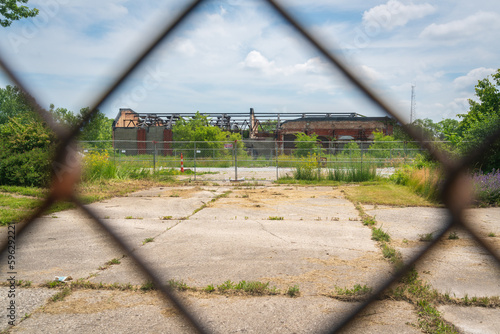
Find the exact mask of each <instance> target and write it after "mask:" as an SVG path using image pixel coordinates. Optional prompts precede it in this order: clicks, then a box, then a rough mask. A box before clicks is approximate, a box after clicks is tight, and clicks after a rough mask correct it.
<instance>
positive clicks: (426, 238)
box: [418, 232, 434, 241]
mask: <svg viewBox="0 0 500 334" xmlns="http://www.w3.org/2000/svg"><path fill="white" fill-rule="evenodd" d="M432 239H434V235H433V232H431V233H425V234H419V235H418V240H420V241H432Z"/></svg>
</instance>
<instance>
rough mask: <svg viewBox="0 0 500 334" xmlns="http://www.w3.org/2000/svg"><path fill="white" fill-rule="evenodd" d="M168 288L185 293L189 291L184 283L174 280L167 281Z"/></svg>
mask: <svg viewBox="0 0 500 334" xmlns="http://www.w3.org/2000/svg"><path fill="white" fill-rule="evenodd" d="M168 286H169V287H170V288H172V289H174V290H178V291H186V290H189V289H190V288H189V286H188V285H187V284H186V283H185V282H184V281H182V280H181V281H177V280H175V279H171V280H169V281H168Z"/></svg>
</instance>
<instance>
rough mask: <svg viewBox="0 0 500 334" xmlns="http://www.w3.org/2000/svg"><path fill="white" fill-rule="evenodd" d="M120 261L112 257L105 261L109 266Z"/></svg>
mask: <svg viewBox="0 0 500 334" xmlns="http://www.w3.org/2000/svg"><path fill="white" fill-rule="evenodd" d="M120 263H121V262H120V260H119V259H117V258H114V259H112V260H109V261H108V262H106V264H107V265H109V266H111V265H113V264H120Z"/></svg>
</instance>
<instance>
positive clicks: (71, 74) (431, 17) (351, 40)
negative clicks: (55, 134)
mask: <svg viewBox="0 0 500 334" xmlns="http://www.w3.org/2000/svg"><path fill="white" fill-rule="evenodd" d="M188 3H189V1H179V0H166V1H153V0H141V1H131V0H130V1H128V0H106V1H101V0H85V1H83V0H30V1H29V3H28V5H29V6H30V7H36V8H38V9H39V10H40V14H39V15H38V17H36V18H32V19H24V20H21V21H16V22H14V23H13V24H12V25H11V26H10V27H8V28H0V29H1V30H0V55H1V56H2V57H3V58H4V59H5V60H6V62H7V63H8V64H9V65H10V66H11V67H12V68H13V69H14V71H15V73H16V74H17V75H18V76H19V77H20V78H21V81H22V82H23V83H24V84H25V85H26V86H27V87H28V89H29V90H30V91H31V92H32V94H33V95H34V97H35V98H36V99H37V101H38V102H39V104H40V105H41V106H42V107H44V108H49V105H50V104H54V105H55V106H56V107H61V108H67V109H69V110H72V111H74V112H78V111H79V110H80V109H81V108H83V107H86V106H89V105H92V104H93V103H95V101H96V98H97V96H98V95H99V94H100V93H101V92H102V91H103V90H104V89H106V88H107V87H109V85H111V84H112V83H113V82H114V81H115V80H116V79H117V78H118V76H119V74H120V73H121V71H122V70H123V69H124V68H126V67H127V65H128V64H129V63H130V62H132V60H133V59H134V58H135V57H137V55H138V54H139V53H140V52H141V50H142V48H144V47H145V45H147V44H148V43H149V42H150V41H151V40H153V39H154V38H155V37H156V36H157V35H158V34H159V32H160V31H161V30H163V29H164V27H165V26H166V25H167V24H169V22H171V20H172V19H173V18H175V17H176V15H177V14H178V13H179V12H180V11H181V10H182V9H183V8H184V7H185V6H186V5H187V4H188ZM280 3H281V4H283V5H284V6H285V8H286V10H287V11H289V12H290V13H291V14H292V16H294V17H295V18H296V19H297V20H298V21H299V22H300V23H301V24H302V25H303V26H304V27H305V28H306V29H307V30H308V31H309V32H311V33H312V34H313V35H314V36H315V37H317V38H318V39H319V40H320V42H321V43H322V44H323V45H325V46H326V47H327V48H328V49H329V50H330V51H331V52H333V53H335V54H337V55H339V56H340V58H341V59H342V60H343V61H344V62H346V63H347V64H348V65H349V66H350V67H351V68H353V69H354V70H355V71H356V73H358V75H359V76H360V77H361V78H362V79H363V81H365V82H366V83H367V84H368V85H370V86H371V87H372V88H373V89H374V90H376V91H377V92H378V94H380V95H381V96H382V97H383V98H384V99H385V100H387V101H388V102H389V103H390V104H392V105H393V106H394V108H395V109H396V110H397V111H398V113H399V114H400V116H401V117H402V119H404V120H406V121H408V120H409V117H410V110H411V91H412V86H414V92H415V107H416V108H415V112H416V117H417V118H421V119H423V118H430V119H432V120H434V121H436V122H438V121H441V120H442V119H445V118H456V117H457V114H463V113H466V112H467V110H468V99H471V98H472V99H473V98H474V86H475V85H476V84H477V81H478V80H480V79H483V78H485V77H487V76H488V75H490V74H492V73H494V72H495V71H496V70H497V69H498V68H500V65H499V64H498V62H499V59H500V57H499V54H500V43H498V36H499V35H500V2H497V1H485V0H476V1H473V2H472V1H464V0H453V1H451V0H441V1H430V0H429V1H417V0H415V1H405V0H388V1H386V0H384V1H375V0H350V1H345V0H342V1H341V0H309V1H303V0H281V1H280ZM8 84H11V83H10V82H9V80H8V78H7V77H6V76H5V74H4V73H3V72H2V71H1V70H0V87H5V86H6V85H8ZM99 108H100V110H101V111H103V112H104V113H105V114H106V116H108V117H110V118H114V117H115V116H116V115H117V113H118V111H119V109H120V108H132V109H133V110H135V111H137V112H141V113H143V112H144V113H146V112H148V113H192V112H196V111H200V112H202V113H231V112H238V113H242V112H243V113H245V112H248V111H249V109H250V108H254V110H255V112H256V114H257V115H258V113H259V112H263V113H264V112H266V113H268V112H279V113H288V112H300V113H302V112H325V113H335V112H356V113H359V114H362V115H366V116H384V115H385V114H384V113H383V112H382V111H381V110H380V109H378V108H377V107H376V106H375V105H374V104H373V103H371V102H370V101H369V100H367V99H366V98H365V97H364V96H363V95H362V94H360V93H359V91H358V90H357V88H355V87H353V86H352V85H351V84H350V83H349V82H347V81H346V80H345V79H344V77H343V76H342V75H341V74H340V73H339V72H338V71H337V70H336V69H335V67H333V66H332V65H331V64H330V63H329V62H328V61H327V60H325V59H324V58H323V57H322V56H321V54H320V53H319V52H318V51H317V50H315V49H314V48H313V47H312V46H311V45H310V44H309V43H308V42H307V41H305V40H304V39H303V38H302V37H301V36H300V35H299V34H298V33H297V32H296V31H294V30H293V28H291V27H290V25H289V24H288V23H287V22H285V21H284V20H283V19H282V18H281V17H280V16H279V15H278V14H277V13H276V12H274V10H273V9H272V8H271V7H270V6H269V5H268V4H267V3H266V2H265V1H252V0H226V1H206V2H204V3H203V4H202V5H201V6H200V7H198V9H197V10H196V12H194V13H193V14H192V15H190V16H189V17H188V19H187V20H186V21H185V22H183V24H182V25H181V26H179V28H178V29H176V30H175V31H174V34H172V35H171V36H169V38H167V39H166V40H164V41H163V42H162V43H161V45H160V46H159V47H158V48H157V49H155V50H154V51H153V52H152V53H151V54H150V55H149V56H148V58H147V59H146V61H145V62H143V63H142V64H141V65H140V66H139V67H138V68H137V69H136V70H135V71H134V72H133V73H132V74H131V75H130V76H129V77H128V78H127V80H126V81H125V82H124V83H123V84H122V85H121V86H120V87H119V89H118V90H117V91H115V93H114V94H112V95H111V96H110V97H109V98H108V99H107V100H106V101H105V103H103V104H102V105H101V106H100V107H99Z"/></svg>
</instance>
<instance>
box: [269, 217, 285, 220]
mask: <svg viewBox="0 0 500 334" xmlns="http://www.w3.org/2000/svg"><path fill="white" fill-rule="evenodd" d="M284 219H285V218H283V217H277V216H269V217H267V220H284Z"/></svg>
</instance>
